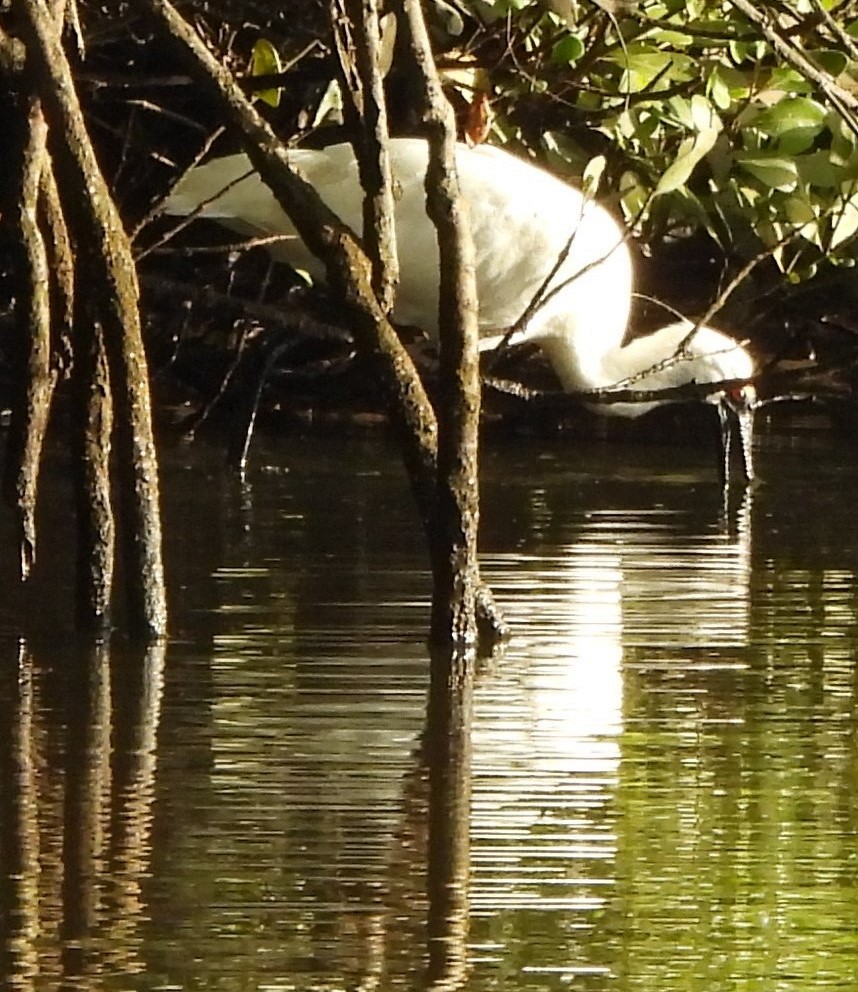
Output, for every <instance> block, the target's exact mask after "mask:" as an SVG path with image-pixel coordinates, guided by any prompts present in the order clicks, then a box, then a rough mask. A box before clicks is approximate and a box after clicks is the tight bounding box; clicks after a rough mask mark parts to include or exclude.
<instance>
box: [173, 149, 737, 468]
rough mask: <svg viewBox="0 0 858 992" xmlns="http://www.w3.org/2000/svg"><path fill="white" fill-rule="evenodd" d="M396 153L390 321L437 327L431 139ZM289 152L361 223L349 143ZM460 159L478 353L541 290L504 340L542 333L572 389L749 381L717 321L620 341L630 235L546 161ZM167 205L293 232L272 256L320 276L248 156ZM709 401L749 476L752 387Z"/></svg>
mask: <svg viewBox="0 0 858 992" xmlns="http://www.w3.org/2000/svg"><path fill="white" fill-rule="evenodd" d="M390 155H391V163H392V169H393V174H394V182H395V190H394V192H395V201H396V206H395V212H396V228H397V239H398V244H399V256H400V257H399V266H400V283H399V287H398V290H397V298H396V305H395V307H394V312H393V317H394V319H395V320H397V321H399V322H402V323H409V324H414V325H417V326H419V327H422V328H424V329H425V330H428V331H432V330H436V325H437V309H438V300H437V293H438V247H437V241H436V233H435V229H434V227H433V225H432V223H431V222H430V220H429V218H428V216H427V214H426V208H425V191H424V185H423V184H424V177H425V173H426V164H427V146H426V143H425V142H424V141H423V140H421V139H417V138H396V139H393V140H392V141H391V142H390ZM289 158H290V162H291V164H292V165H293V166H294V167H295V168H296V169H297V170H298V171H299V172H300V173H301V174H302V175H303V176H304V178H305V179H307V181H308V182H309V183H311V185H313V186H314V187H315V189H316V190H317V192H318V193H319V195H320V196H321V197H322V199H323V200H324V201H325V203H326V204H327V205H328V206H329V207H330V208H331V209H332V210H333V211H334V212H335V213H336V214H337V215H338V216H339V217H340V218H341V219H342V220H343V221H344V222H345V223H346V224H348V225H349V226H351V227H352V228H353V229H355V230H357V231H359V230H360V228H361V224H362V202H363V193H362V190H361V186H360V180H359V177H358V168H357V163H356V161H355V157H354V153H353V151H352V147H351V145H348V144H340V145H331V146H329V147H327V148H324V149H322V150H315V149H306V148H298V149H292V150H291V151H290V152H289ZM456 164H457V170H458V173H459V180H460V183H461V189H462V193H463V195H464V198H465V200H466V201H467V203H468V206H469V209H470V219H471V230H472V234H473V239H474V247H475V253H476V277H477V294H478V298H479V325H480V334H481V338H482V340H481V350H488V349H490V348H494V347H496V346H497V345H498V344H499V342H500V341H501V340H502V339H503V336H504V331H505V330H507V329H508V328H511V327H513V326H514V325H515V324H516V322H517V321H518V320H519V318H520V317H521V316H522V314H523V313H524V311H525V310H526V308H528V306H529V304H530V303H531V301H532V300H533V299H534V297H535V296H536V295H537V294H539V293H540V291H541V296H540V298H541V299H542V300H543V301H544V302H543V303H542V305H541V306H540V307H539V308H538V309H537V310H536V312H535V313H534V314H533V316H532V317H531V319H530V320H529V321H528V323H527V325H526V327H525V328H524V329H522V330H520V331H518V332H517V333H516V334H515V335H514V337H513V339H512V340H511V341H510V342H509V343H511V344H519V343H524V342H528V341H531V342H536V343H537V344H538V345H539V346H540V347H541V349H542V350H543V351H544V352H545V354H546V356H547V357H548V360H549V361H550V363H551V365H552V366H553V368H554V371H555V373H556V374H557V377H558V379H559V380H560V383H561V385H562V386H563V388H564V390H566V391H568V392H577V391H590V390H595V389H607V388H611V387H619V388H631V389H635V390H658V389H664V388H667V387H670V386H679V385H683V384H686V383H695V382H696V383H706V382H719V381H721V380H724V379H748V378H750V377H751V375H752V374H753V372H754V363H753V360H752V359H751V356H750V355H749V354H748V353H747V351H745V349H744V348H743V347H741V345H739V344H738V342H736V341H735V340H734V339H732V338H730V337H727V336H726V335H724V334H722V333H721V332H720V331H716V330H714V329H713V328H711V327H698V328H696V330H695V329H694V325H693V324H691V323H690V322H689V321H686V320H680V321H676V322H674V323H671V324H669V325H668V326H667V327H663V328H661V329H660V330H657V331H655V332H654V333H652V334H648V335H646V336H645V337H640V338H636V339H635V340H632V341H631V342H629V343H628V344H624V338H625V335H626V326H627V323H628V319H629V309H630V304H631V296H632V262H631V256H630V253H629V250H628V247H627V244H626V240H625V235H624V233H623V231H622V230H621V228H620V226H619V225H618V224H617V222H616V221H615V220H614V218H613V217H612V216H611V214H610V213H609V212H608V211H607V210H606V209H605V208H604V207H602V206H600V205H599V204H598V203H596V202H595V201H594V200H592V199H590V198H587V197H585V196H584V194H583V193H581V192H580V191H579V190H577V189H575V188H574V187H573V186H570V185H568V184H567V183H565V182H563V181H562V180H560V179H559V178H557V177H556V176H553V175H551V174H550V173H549V172H547V171H545V170H544V169H541V168H539V167H538V166H536V165H533V164H531V163H529V162H526V161H525V160H523V159H521V158H518V157H516V156H514V155H511V154H509V153H508V152H505V151H502V150H501V149H498V148H494V147H491V146H489V145H479V146H477V147H474V148H469V147H467V146H466V145H459V146H457V153H456ZM164 210H165V212H166V213H170V214H177V215H188V214H192V213H194V212H195V211H198V215H199V216H201V217H206V218H210V219H213V220H215V221H217V222H219V223H220V224H222V225H223V226H225V227H227V228H229V229H230V230H233V231H236V232H238V233H240V234H243V235H253V236H261V235H293V237H291V238H288V239H286V240H283V241H280V242H278V243H276V244H273V245H271V246H270V247H269V251H270V253H271V255H272V257H273V258H274V259H276V260H278V261H283V262H287V263H288V264H290V265H292V266H294V267H297V268H301V269H306V270H308V271H309V272H311V273H313V274H316V275H319V276H323V275H324V271H323V269H322V267H321V265H320V263H319V262H318V260H317V259H316V258H315V257H314V256H313V255H312V254H311V253H310V252H309V251H308V250H307V248H306V247H305V246H304V244H303V242H301V240H300V239H299V238H298V236H297V235H296V234H295V231H294V227H293V226H292V224H291V222H290V221H289V219H288V217H287V216H286V215H285V213H284V212H283V210H282V209H281V208H280V206H279V205H278V203H277V201H276V199H275V198H274V195H273V194H272V193H271V191H270V190H269V189H268V187H267V186H266V185H265V184H264V183H263V182H262V180H261V178H260V177H259V175H258V174H257V173H256V172H254V171H253V168H252V166H251V164H250V161H249V160H248V158H247V157H246V156H245V155H232V156H228V157H226V158H219V159H215V160H213V161H211V162H209V163H207V164H205V165H202V166H198V167H196V168H194V169H192V170H191V171H190V172H189V173H188V174H187V175H186V176H185V177H184V178H183V179H182V180H181V182H180V183H179V184H178V186H177V187H176V189H175V190H174V191H173V193H172V194H171V196H170V197H169V198H168V199H167V201H166V203H165V205H164ZM564 253H565V257H563V260H562V261H561V262H560V264H559V265H558V264H557V263H558V260H559V259H560V258H561V257H562V256H563V255H564ZM555 268H556V271H554V272H553V274H552V271H553V270H554V269H555ZM549 277H550V279H549ZM546 280H548V282H547V283H546ZM692 330H693V331H694V333H693V335H692V336H691V337H690V338H689V339H688V340H686V338H688V336H689V334H690V332H691V331H692ZM683 342H684V344H683ZM709 402H710V403H713V404H715V405H716V407H717V409H718V412H719V415H720V423H721V439H722V456H723V457H722V461H721V470H722V473H723V478H724V479H725V480H726V478H727V477H728V472H729V449H730V440H731V437H732V433H733V424H734V423H735V424H737V425H738V434H739V438H740V442H741V445H740V447H741V453H742V457H743V461H744V471H745V476H746V478H748V479H751V478H752V477H753V467H752V461H751V439H752V415H753V409H754V406H755V404H756V395H755V392H754V389H753V386H751V385H747V386H744V387H743V388H741V389H739V390H734V391H731V392H729V393H728V392H727V391H724V392H719V393H717V394H715V395H713V396H711V397H709ZM657 405H659V403H658V402H639V403H610V404H605V403H600V404H598V406H597V408H598V410H599V411H600V412H602V413H606V414H613V415H619V416H624V417H637V416H639V415H640V414H643V413H646V412H647V411H648V410H651V409H652V408H653V407H654V406H657Z"/></svg>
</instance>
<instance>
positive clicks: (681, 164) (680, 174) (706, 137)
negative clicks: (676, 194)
mask: <svg viewBox="0 0 858 992" xmlns="http://www.w3.org/2000/svg"><path fill="white" fill-rule="evenodd" d="M717 138H718V128H714V127H710V128H707V129H706V130H705V131H700V132H699V133H698V134H696V135H694V137H693V138H685V139H684V140H683V142H682V144H681V145H680V146H679V153H678V154H677V156H676V158H675V159H674V161H673V162H672V163H671V164H670V165H669V166H668V167H667V168H666V169H665V170H664V172H663V173H662V176H661V178H660V179H659V181H658V184H657V185H656V187H655V192H654V194H653V195H654V196H662V195H664V194H665V193H672V192H673V191H674V190H676V189H679V188H680V186H684V185H685V184H686V183H687V182H688V180H689V179H690V178H691V173H692V172H694V169H695V166H696V165H697V163H698V162H699V161H700V160H701V159H702V158H703V157H704V155H706V154H707V152H709V151H710V149H711V148H712V146H713V145H714V144H715V141H716V140H717Z"/></svg>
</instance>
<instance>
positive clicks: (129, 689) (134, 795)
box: [110, 642, 166, 974]
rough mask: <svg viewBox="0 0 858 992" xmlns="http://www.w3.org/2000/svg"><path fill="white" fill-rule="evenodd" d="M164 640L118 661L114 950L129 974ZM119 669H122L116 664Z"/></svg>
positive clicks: (146, 839)
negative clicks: (120, 687) (140, 654)
mask: <svg viewBox="0 0 858 992" xmlns="http://www.w3.org/2000/svg"><path fill="white" fill-rule="evenodd" d="M165 651H166V645H165V644H164V643H163V642H159V643H155V644H151V645H149V646H148V647H147V648H146V649H145V652H144V654H143V656H142V657H139V656H137V655H136V654H134V655H133V656H132V657H131V658H129V659H125V658H121V659H116V660H117V661H119V662H120V664H121V665H122V667H123V668H124V667H126V666H127V667H128V668H129V669H130V670H129V671H127V672H123V673H117V674H119V677H118V678H117V683H118V684H120V685H122V687H123V691H122V692H121V693H117V695H116V710H115V713H114V726H115V728H116V729H115V744H114V746H115V748H116V755H117V758H116V767H115V778H114V783H113V805H112V810H111V821H110V869H111V881H112V892H111V897H112V898H111V900H110V918H111V928H110V936H111V940H110V947H111V950H112V951H115V952H118V955H119V956H120V959H121V963H122V970H123V972H124V973H125V974H132V973H140V972H142V971H143V970H144V962H143V961H141V960H140V959H139V947H140V943H141V938H140V936H139V930H140V924H141V922H142V921H143V919H144V917H145V905H144V903H143V899H142V896H141V885H142V882H143V879H144V878H145V877H146V875H147V873H148V869H149V863H150V860H151V853H152V852H151V844H150V835H151V831H152V803H153V802H154V799H155V772H156V757H157V755H156V746H157V737H158V723H159V719H160V714H161V696H162V693H163V688H164V655H165ZM117 667H118V666H117Z"/></svg>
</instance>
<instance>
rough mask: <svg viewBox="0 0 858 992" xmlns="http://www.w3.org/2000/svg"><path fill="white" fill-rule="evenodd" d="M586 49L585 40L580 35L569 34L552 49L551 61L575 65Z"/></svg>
mask: <svg viewBox="0 0 858 992" xmlns="http://www.w3.org/2000/svg"><path fill="white" fill-rule="evenodd" d="M584 51H585V49H584V42H583V41H582V40H581V39H580V38H579V37H578V35H576V34H567V35H566V36H565V37H564V38H561V39H560V41H558V42H557V44H556V45H555V46H554V48H552V49H551V61H552V62H556V63H558V64H559V65H574V64H575V63H576V62H577V61H578V59H580V58H581V56H582V55H583V54H584Z"/></svg>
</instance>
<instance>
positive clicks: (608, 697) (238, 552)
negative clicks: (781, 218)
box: [0, 424, 858, 992]
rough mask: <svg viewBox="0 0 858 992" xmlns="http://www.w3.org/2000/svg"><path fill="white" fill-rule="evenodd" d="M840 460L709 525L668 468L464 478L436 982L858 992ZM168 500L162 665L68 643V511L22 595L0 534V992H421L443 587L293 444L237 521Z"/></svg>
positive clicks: (566, 457) (638, 455)
mask: <svg viewBox="0 0 858 992" xmlns="http://www.w3.org/2000/svg"><path fill="white" fill-rule="evenodd" d="M855 455H856V452H855V450H854V447H853V445H852V444H851V443H848V442H846V441H844V440H838V439H836V438H835V437H833V436H832V435H831V434H829V433H827V432H826V431H824V430H818V429H808V428H807V427H803V426H802V425H801V424H798V425H796V426H795V427H794V429H792V430H790V431H789V432H786V431H784V430H783V429H781V430H780V431H771V432H770V433H768V434H767V435H765V436H763V437H762V439H761V442H760V451H759V468H760V473H761V475H762V476H763V477H764V479H765V482H764V484H763V485H761V486H760V487H759V488H757V489H756V490H755V491H754V493H753V495H752V498H748V497H746V498H744V499H741V498H740V497H741V494H735V495H734V496H733V498H732V499H731V503H730V506H729V508H728V510H727V512H726V513H725V512H724V511H723V508H722V506H721V501H720V497H719V494H718V492H717V490H716V487H715V486H714V485H713V482H712V479H711V476H710V474H709V472H708V471H707V467H704V465H703V464H702V456H701V453H700V452H699V451H697V450H695V449H694V448H691V447H688V448H684V447H667V446H665V447H659V446H646V447H638V446H635V445H632V444H625V445H617V444H611V445H609V444H605V445H593V444H590V445H582V444H580V443H572V442H562V441H556V442H540V444H539V445H538V446H537V445H532V446H531V445H530V444H527V443H525V442H521V441H520V442H517V443H515V444H508V445H505V446H493V447H491V448H490V449H489V450H488V451H487V452H486V454H485V458H484V476H485V483H484V527H483V531H484V533H483V548H484V563H485V573H486V577H487V579H488V580H489V581H490V583H491V584H492V586H493V587H494V589H495V590H496V593H497V594H498V597H499V599H500V600H501V602H502V603H503V605H504V606H505V608H506V610H507V613H508V618H509V620H510V621H511V623H512V625H513V628H514V637H513V640H512V642H511V643H510V644H509V646H508V648H507V650H506V651H505V653H504V654H502V655H501V656H499V657H497V658H494V659H492V660H490V661H488V662H486V663H485V664H483V665H482V666H481V668H480V671H479V673H478V676H477V680H476V685H475V689H474V698H473V726H472V735H471V744H472V747H471V755H470V771H471V775H470V783H467V782H464V783H460V784H461V785H462V786H463V792H462V794H463V795H467V787H468V784H469V786H470V794H471V799H470V808H469V809H462V808H456V807H455V805H454V807H451V808H452V809H453V814H452V822H453V828H452V829H451V831H450V832H451V835H453V840H452V841H451V843H450V847H449V850H444V849H442V850H441V853H440V867H441V871H442V874H443V872H444V870H445V869H449V872H450V874H451V876H454V880H456V879H458V881H459V883H460V887H459V889H456V890H455V892H456V898H457V899H458V903H457V905H458V910H457V912H456V913H451V914H448V915H450V916H451V917H455V918H451V919H447V920H446V922H445V921H444V919H443V918H442V919H441V924H440V925H441V931H440V932H441V933H442V936H443V938H444V939H443V941H442V942H441V944H442V945H443V948H444V952H443V953H442V955H441V957H444V956H445V955H446V960H447V963H448V967H447V970H446V975H447V977H448V978H449V979H451V980H452V979H453V978H456V979H458V980H461V981H464V982H465V983H466V986H465V987H467V988H468V989H469V990H475V992H482V990H510V992H522V990H531V989H532V990H562V989H569V988H574V989H584V990H599V992H601V990H619V992H637V990H641V992H650V990H652V992H680V990H681V992H691V990H695V992H696V990H701V992H702V990H706V992H712V990H719V989H731V990H733V989H740V990H741V989H749V990H755V992H757V990H764V992H768V990H772V992H775V990H777V992H786V990H790V992H791V990H795V992H799V990H801V992H805V990H808V989H834V988H837V989H855V988H856V987H858V986H856V982H858V979H856V975H858V923H857V922H856V921H858V837H857V836H856V835H858V740H857V739H856V730H858V717H856V688H858V676H856V664H855V654H856V643H858V636H857V635H858V631H856V616H857V615H858V593H856V569H858V514H856V513H855V511H854V505H855V493H856V492H857V491H858V459H856V457H855ZM164 476H165V501H166V504H167V533H168V549H167V550H168V565H169V574H170V583H171V597H172V604H171V605H172V616H173V637H172V639H171V641H170V643H169V644H168V645H167V647H166V649H164V650H161V651H158V650H154V651H151V652H149V654H148V655H145V654H141V653H140V652H137V651H135V650H132V649H131V648H129V647H127V646H123V645H122V644H121V643H120V644H118V645H114V646H113V649H112V651H108V650H107V649H101V650H99V649H93V650H89V651H87V650H86V649H85V648H82V647H79V646H77V645H76V641H75V639H74V638H73V637H72V636H71V633H70V631H69V628H68V626H67V616H68V610H69V593H68V561H67V557H68V556H67V547H68V542H69V540H70V527H69V524H68V519H67V508H66V505H65V503H64V496H65V494H64V491H63V486H62V483H61V482H60V481H57V482H56V484H55V486H56V492H55V494H54V499H53V500H52V501H51V504H50V505H49V506H48V507H47V508H46V510H45V514H44V521H43V523H44V527H43V535H44V544H43V546H42V548H41V549H40V555H41V556H42V558H41V563H40V568H41V574H40V575H39V577H38V579H37V582H36V585H35V587H34V588H33V589H32V590H29V591H27V592H24V593H22V592H21V591H20V590H16V589H15V588H14V585H13V584H12V582H11V578H10V576H11V572H12V568H13V565H14V561H13V554H12V549H11V547H10V526H9V521H8V519H6V518H4V520H3V522H2V525H0V538H2V563H0V564H2V572H0V578H2V580H3V583H4V587H5V588H6V590H7V595H6V596H5V597H4V600H3V604H2V605H0V859H1V860H0V937H2V942H3V950H4V958H3V961H2V968H3V974H2V977H0V984H2V982H4V981H5V985H3V987H8V988H12V989H39V990H41V989H53V988H57V989H60V988H62V989H81V990H91V989H101V988H104V989H109V990H126V989H128V990H137V989H141V990H156V989H158V990H161V989H163V990H168V989H218V990H220V989H223V990H233V989H235V990H244V989H253V990H256V989H259V990H271V992H274V990H278V992H279V990H292V989H295V990H305V989H313V990H315V989H320V990H327V989H330V990H340V989H348V990H358V989H360V990H370V989H388V988H391V989H398V988H401V989H418V988H424V987H427V984H428V983H429V980H430V977H431V976H432V974H433V972H432V969H431V968H430V970H429V972H427V969H426V959H427V951H426V948H427V936H428V931H427V920H428V921H429V928H430V930H432V927H433V926H434V927H435V928H436V929H434V930H432V932H433V933H437V932H438V930H437V926H438V920H435V922H434V924H433V923H432V912H431V907H430V906H429V905H428V903H427V895H426V892H427V884H426V864H427V837H428V828H427V823H428V820H429V813H430V810H429V806H430V805H431V803H430V799H431V794H430V787H429V779H430V771H429V770H430V767H431V766H432V761H433V758H432V752H431V748H429V747H428V746H427V744H426V739H425V735H424V730H425V725H426V694H427V686H428V676H427V666H428V661H427V655H426V651H425V649H424V646H423V639H424V636H425V631H426V626H427V599H428V591H429V585H428V576H427V572H426V567H425V559H424V551H423V545H422V539H421V537H420V535H419V533H418V531H417V529H416V525H415V520H414V516H413V513H412V510H411V505H410V502H409V498H408V494H407V492H406V489H405V485H404V482H403V480H402V477H401V473H400V470H399V468H398V465H397V462H396V459H395V457H394V456H393V454H392V453H391V452H390V451H389V450H387V449H386V448H385V446H384V442H383V441H382V440H381V439H380V438H379V437H378V436H375V435H373V436H370V437H368V438H364V439H356V440H350V441H335V440H332V439H329V438H313V439H309V440H306V439H305V440H300V439H294V438H288V439H284V440H282V441H281V442H278V443H277V444H276V445H275V444H269V445H268V447H267V448H265V449H262V448H260V449H258V450H257V452H256V455H255V463H254V467H253V469H252V471H251V473H250V484H249V486H248V487H247V488H246V489H244V490H242V489H240V488H239V487H238V486H237V485H235V484H234V483H233V482H232V481H231V480H230V479H229V478H228V477H226V476H225V474H224V473H223V472H222V470H221V462H220V455H219V453H218V452H216V451H213V450H211V449H206V448H204V447H198V448H195V449H193V450H191V451H189V452H188V451H181V452H171V453H169V454H168V455H167V456H166V460H165V468H164ZM460 770H461V771H462V773H463V774H464V773H465V772H466V771H467V762H465V761H463V762H462V764H461V768H460ZM433 802H434V800H433ZM436 812H437V810H436ZM463 824H464V838H465V839H464V841H463V840H462V837H461V836H459V838H458V840H456V838H455V835H456V830H457V829H458V830H459V832H460V833H462V830H461V828H462V825H463ZM468 836H469V838H470V849H468V846H467V838H468ZM436 847H437V844H436ZM437 867H438V864H436V865H435V869H437ZM435 869H433V871H434V870H435ZM442 917H443V914H442ZM436 945H438V942H437V941H436ZM439 946H440V945H439ZM442 970H443V969H442ZM437 987H444V986H443V985H440V984H439V985H437Z"/></svg>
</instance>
